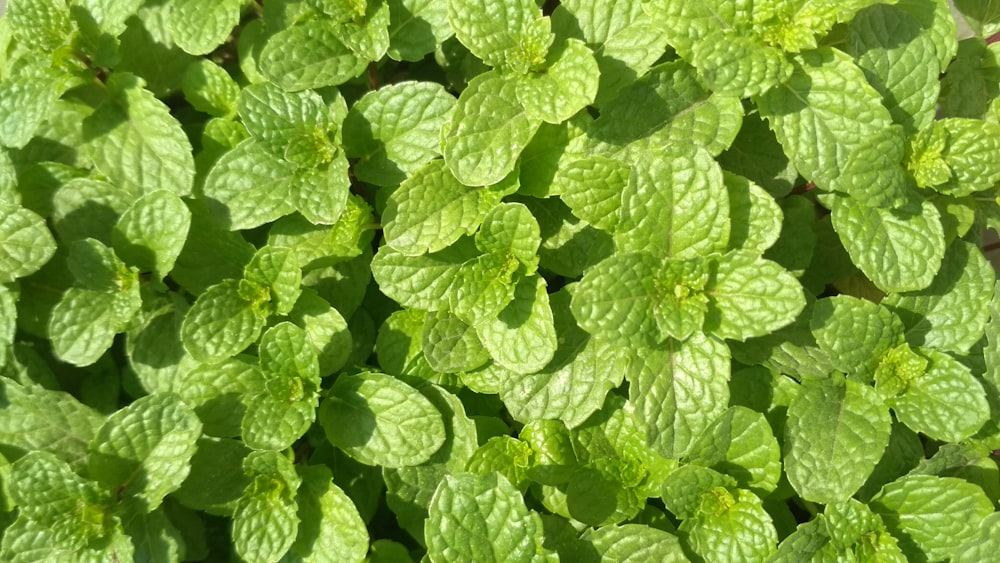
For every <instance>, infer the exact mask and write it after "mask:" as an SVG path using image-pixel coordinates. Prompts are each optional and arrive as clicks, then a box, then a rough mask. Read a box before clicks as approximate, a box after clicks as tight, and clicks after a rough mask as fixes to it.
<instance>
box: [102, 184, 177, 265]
mask: <svg viewBox="0 0 1000 563" xmlns="http://www.w3.org/2000/svg"><path fill="white" fill-rule="evenodd" d="M190 227H191V212H190V211H188V208H187V207H186V206H185V205H184V202H183V201H181V199H180V198H179V197H177V195H175V194H174V193H172V192H169V191H167V190H159V191H154V192H149V193H147V194H146V195H144V196H142V197H140V198H139V199H137V200H136V201H135V202H134V203H133V204H132V206H131V207H129V208H128V209H127V210H126V211H125V213H123V214H122V216H121V217H120V218H119V219H118V224H117V225H115V229H114V231H112V233H111V238H112V241H113V243H114V247H115V253H116V254H118V255H119V256H121V258H122V260H124V261H125V262H127V263H129V264H132V265H134V266H136V267H138V268H140V270H142V271H153V272H156V275H157V276H158V277H159V278H160V279H161V280H162V279H163V277H164V276H166V275H167V274H168V273H170V270H172V269H173V267H174V263H175V262H176V261H177V257H178V256H179V255H180V253H181V250H182V249H183V248H184V242H185V240H186V239H187V233H188V229H190Z"/></svg>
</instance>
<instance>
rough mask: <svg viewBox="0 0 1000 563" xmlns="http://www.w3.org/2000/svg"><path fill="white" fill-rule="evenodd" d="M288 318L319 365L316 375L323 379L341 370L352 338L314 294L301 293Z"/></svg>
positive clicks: (340, 319) (335, 314)
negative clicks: (310, 349) (297, 329)
mask: <svg viewBox="0 0 1000 563" xmlns="http://www.w3.org/2000/svg"><path fill="white" fill-rule="evenodd" d="M288 316H289V318H290V319H291V320H292V321H293V322H294V323H295V324H297V325H299V326H300V327H302V329H303V330H305V335H306V340H307V341H308V342H309V343H310V344H311V345H312V347H313V349H314V351H315V352H316V354H317V360H318V361H319V373H320V375H321V376H326V375H330V374H332V373H334V372H335V371H337V370H339V369H340V368H342V367H344V364H346V363H347V360H348V358H349V354H350V350H351V347H352V344H353V337H352V336H351V332H350V330H349V328H348V325H347V321H346V320H345V319H344V317H343V316H342V315H341V314H340V312H339V311H337V310H336V309H334V308H333V307H332V306H331V305H330V304H329V303H328V302H327V301H326V300H325V299H323V298H322V297H320V296H319V295H317V294H316V292H315V291H313V290H310V289H304V290H303V291H302V294H301V295H299V299H298V301H296V302H295V306H294V307H293V308H292V310H291V311H290V312H289V313H288Z"/></svg>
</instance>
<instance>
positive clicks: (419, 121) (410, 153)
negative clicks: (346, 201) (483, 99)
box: [344, 82, 456, 186]
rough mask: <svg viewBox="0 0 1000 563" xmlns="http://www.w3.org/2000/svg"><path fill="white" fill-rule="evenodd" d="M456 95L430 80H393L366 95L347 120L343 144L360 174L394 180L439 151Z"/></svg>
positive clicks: (385, 181) (371, 178) (376, 180)
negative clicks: (442, 134)
mask: <svg viewBox="0 0 1000 563" xmlns="http://www.w3.org/2000/svg"><path fill="white" fill-rule="evenodd" d="M455 104H456V102H455V98H454V97H452V95H451V94H449V93H448V92H447V91H446V90H445V89H444V88H443V87H442V86H439V85H437V84H433V83H428V82H403V83H400V84H392V85H389V86H386V87H385V88H381V89H379V90H376V91H374V92H370V93H368V94H366V95H365V96H364V97H362V98H361V99H360V100H358V102H357V103H356V104H354V105H353V106H351V110H350V111H349V112H348V114H347V117H346V119H345V120H344V150H345V151H346V152H347V155H348V156H350V157H358V158H359V160H358V162H357V163H356V164H355V165H354V173H355V174H356V175H357V177H358V179H360V180H363V181H365V182H370V183H372V184H376V185H379V186H394V185H397V184H399V183H400V182H402V181H403V180H404V179H405V178H407V177H408V176H409V175H410V174H412V173H414V172H416V171H417V170H418V169H419V168H420V167H421V166H422V165H423V164H424V163H425V162H427V161H429V160H430V159H432V158H434V157H435V156H438V154H439V152H438V151H439V142H440V134H441V128H442V127H443V126H444V125H446V124H447V123H448V122H449V118H450V117H451V113H452V111H454V108H455Z"/></svg>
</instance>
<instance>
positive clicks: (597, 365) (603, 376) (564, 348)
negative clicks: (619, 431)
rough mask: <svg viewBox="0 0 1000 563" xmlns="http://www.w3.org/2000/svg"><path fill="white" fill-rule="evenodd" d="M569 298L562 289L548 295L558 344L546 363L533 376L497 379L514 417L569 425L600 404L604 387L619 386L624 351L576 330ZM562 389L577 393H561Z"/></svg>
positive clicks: (623, 367)
mask: <svg viewBox="0 0 1000 563" xmlns="http://www.w3.org/2000/svg"><path fill="white" fill-rule="evenodd" d="M569 299H570V294H569V292H567V291H559V292H557V293H555V294H552V295H551V296H549V301H550V305H551V308H552V316H553V325H554V327H555V331H556V333H555V335H556V342H557V343H558V347H557V348H556V351H555V355H554V356H553V358H552V361H550V362H549V363H548V365H546V366H545V367H544V368H542V369H541V370H540V371H538V372H536V373H533V374H519V375H516V376H515V375H514V374H510V375H509V376H507V377H505V378H504V380H503V382H502V383H501V387H500V398H501V399H502V400H503V402H504V406H505V407H506V408H507V410H508V411H509V412H510V414H511V416H512V417H514V419H515V420H517V421H520V422H523V423H528V422H530V421H537V420H546V419H548V420H561V421H562V422H564V423H565V424H566V426H567V427H569V428H575V427H577V426H579V425H580V424H582V423H583V422H584V421H585V420H586V419H587V418H588V417H589V416H590V415H591V414H593V413H594V412H595V411H597V410H599V409H600V408H601V407H602V406H603V405H604V398H605V396H606V395H607V394H608V391H610V390H611V389H612V388H614V387H617V386H618V385H620V384H621V380H622V376H623V374H624V373H625V372H626V368H627V366H628V358H627V357H626V352H625V351H624V350H622V349H621V348H620V347H619V346H616V345H614V344H613V343H610V342H606V341H604V340H601V339H598V338H592V337H591V336H590V335H589V334H587V333H586V332H585V331H583V330H582V329H580V327H579V326H577V323H576V320H575V319H574V318H573V317H572V313H571V312H570V301H569ZM566 389H576V390H578V391H575V392H573V393H566V392H565V390H566ZM522 439H523V434H522Z"/></svg>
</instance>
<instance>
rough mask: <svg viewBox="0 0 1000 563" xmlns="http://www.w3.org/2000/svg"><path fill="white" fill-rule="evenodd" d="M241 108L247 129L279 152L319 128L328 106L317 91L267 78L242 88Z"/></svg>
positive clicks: (264, 143)
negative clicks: (293, 89)
mask: <svg viewBox="0 0 1000 563" xmlns="http://www.w3.org/2000/svg"><path fill="white" fill-rule="evenodd" d="M238 111H239V115H240V119H241V120H242V121H243V124H244V125H245V126H246V128H247V131H248V132H249V133H250V134H251V135H252V136H253V137H254V138H255V139H257V141H258V142H260V143H262V144H263V145H264V146H265V147H267V150H268V151H269V152H270V153H272V154H274V155H276V156H277V155H280V154H282V152H283V151H284V150H285V149H286V147H287V146H288V145H289V144H290V143H291V142H292V141H293V140H295V139H297V138H299V137H304V136H308V135H312V134H313V133H315V132H317V131H320V130H321V126H322V124H323V122H324V120H325V117H324V116H325V114H326V112H327V108H326V104H324V102H323V98H321V97H320V96H319V94H317V93H316V92H313V91H311V90H306V91H303V92H285V91H284V90H282V89H281V88H279V87H278V86H275V85H274V84H272V83H270V82H264V83H261V84H252V85H250V86H247V87H246V88H244V89H243V90H242V91H241V92H240V97H239V101H238Z"/></svg>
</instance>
